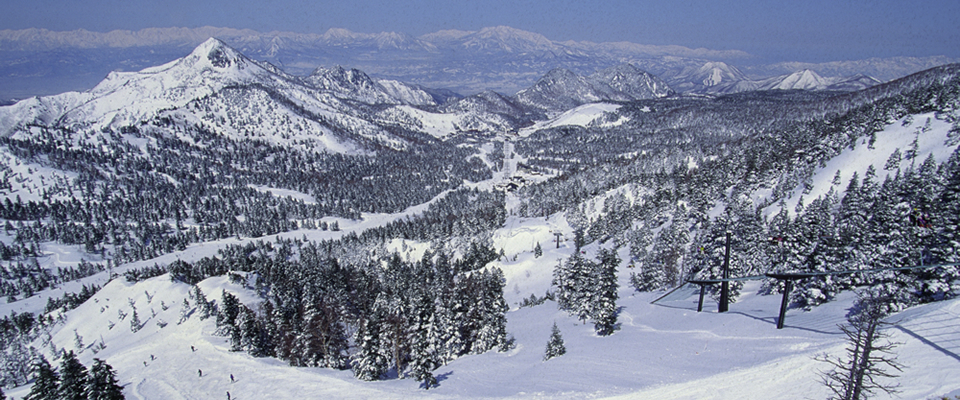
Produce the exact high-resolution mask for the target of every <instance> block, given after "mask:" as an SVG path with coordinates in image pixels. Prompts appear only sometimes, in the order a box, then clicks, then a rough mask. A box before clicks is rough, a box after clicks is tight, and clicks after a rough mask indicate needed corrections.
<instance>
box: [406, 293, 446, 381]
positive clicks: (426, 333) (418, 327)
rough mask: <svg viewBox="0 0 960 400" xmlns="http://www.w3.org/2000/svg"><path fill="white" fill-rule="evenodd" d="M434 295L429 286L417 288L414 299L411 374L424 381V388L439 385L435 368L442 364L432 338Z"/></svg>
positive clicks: (411, 331)
mask: <svg viewBox="0 0 960 400" xmlns="http://www.w3.org/2000/svg"><path fill="white" fill-rule="evenodd" d="M433 321H434V296H433V295H432V293H431V291H430V290H429V288H427V287H424V288H421V289H419V290H417V293H416V294H415V299H414V301H413V316H412V324H411V325H412V327H411V329H410V338H409V340H408V341H409V343H410V376H411V377H413V379H414V380H416V381H418V382H423V387H424V389H430V388H431V387H432V386H436V385H437V378H436V377H434V376H433V370H434V369H436V368H437V367H438V366H439V365H440V360H438V359H437V358H438V357H437V353H436V350H435V348H434V346H433V344H432V343H430V338H431V337H433V336H434V335H433V333H432V332H431V331H432V330H433V329H434V326H433Z"/></svg>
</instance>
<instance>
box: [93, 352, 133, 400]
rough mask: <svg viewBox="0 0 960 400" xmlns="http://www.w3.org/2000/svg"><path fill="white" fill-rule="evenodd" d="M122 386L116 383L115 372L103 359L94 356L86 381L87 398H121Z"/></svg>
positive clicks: (121, 399) (115, 399)
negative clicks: (88, 377)
mask: <svg viewBox="0 0 960 400" xmlns="http://www.w3.org/2000/svg"><path fill="white" fill-rule="evenodd" d="M123 398H124V397H123V387H122V386H120V385H118V384H117V374H116V372H114V371H113V367H111V366H110V364H107V363H106V362H105V361H103V360H101V359H99V358H94V359H93V365H92V366H91V367H90V379H89V380H88V381H87V399H88V400H123Z"/></svg>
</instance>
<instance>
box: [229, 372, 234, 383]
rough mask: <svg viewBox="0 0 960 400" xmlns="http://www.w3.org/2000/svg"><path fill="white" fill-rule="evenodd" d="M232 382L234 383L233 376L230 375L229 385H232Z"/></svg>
mask: <svg viewBox="0 0 960 400" xmlns="http://www.w3.org/2000/svg"><path fill="white" fill-rule="evenodd" d="M233 382H234V380H233V374H230V383H233Z"/></svg>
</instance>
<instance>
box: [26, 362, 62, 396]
mask: <svg viewBox="0 0 960 400" xmlns="http://www.w3.org/2000/svg"><path fill="white" fill-rule="evenodd" d="M33 368H34V372H33V373H34V381H33V386H32V387H31V388H30V393H28V394H27V396H26V397H24V400H58V399H60V393H59V390H60V377H59V376H58V374H57V373H56V371H54V370H53V367H51V366H50V363H49V362H47V359H46V358H44V357H43V355H41V356H40V357H39V358H38V359H37V362H36V363H35V364H34V367H33Z"/></svg>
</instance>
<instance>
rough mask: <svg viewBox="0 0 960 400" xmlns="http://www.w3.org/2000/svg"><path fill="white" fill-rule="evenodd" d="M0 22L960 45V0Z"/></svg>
mask: <svg viewBox="0 0 960 400" xmlns="http://www.w3.org/2000/svg"><path fill="white" fill-rule="evenodd" d="M4 8H5V13H3V14H2V15H0V29H10V30H18V29H27V28H43V29H48V30H52V31H70V30H76V29H85V30H88V31H93V32H108V31H112V30H118V29H120V30H132V31H137V30H141V29H144V28H151V27H157V28H163V27H186V28H196V27H202V26H215V27H229V28H237V29H253V30H257V31H260V32H270V31H286V32H297V33H323V32H325V31H327V30H328V29H330V28H345V29H348V30H351V31H355V32H362V33H377V32H384V31H387V32H391V31H392V32H400V33H406V34H410V35H413V36H419V35H423V34H427V33H432V32H436V31H440V30H445V29H458V30H479V29H480V28H483V27H488V26H498V25H506V26H511V27H514V28H517V29H521V30H526V31H530V32H535V33H539V34H542V35H544V36H545V37H547V38H548V39H550V40H554V41H566V40H575V41H592V42H619V41H626V42H633V43H639V44H649V45H680V46H685V47H690V48H694V49H696V48H707V49H712V50H741V51H745V52H747V53H749V54H751V55H752V57H751V61H754V62H778V61H802V62H827V61H842V60H857V59H866V58H871V57H896V56H914V57H926V56H947V57H954V58H955V57H960V25H958V24H956V22H955V17H956V15H960V2H957V1H955V0H919V1H915V2H909V3H906V2H900V1H896V0H881V1H873V2H857V1H833V0H812V1H806V2H802V3H796V2H791V1H787V0H775V1H759V0H748V1H739V0H738V1H732V0H722V1H711V2H703V1H674V2H656V1H630V0H611V1H599V2H583V1H577V0H559V1H547V0H493V1H484V2H471V1H448V0H413V1H406V2H384V1H381V0H357V1H353V2H332V1H320V2H308V1H298V0H280V1H272V2H266V3H265V2H256V1H242V2H228V1H224V0H215V1H186V0H172V1H165V2H162V3H161V2H152V1H145V0H131V1H125V2H116V1H108V0H95V1H84V2H60V1H55V0H8V1H7V2H6V4H5V7H4Z"/></svg>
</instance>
